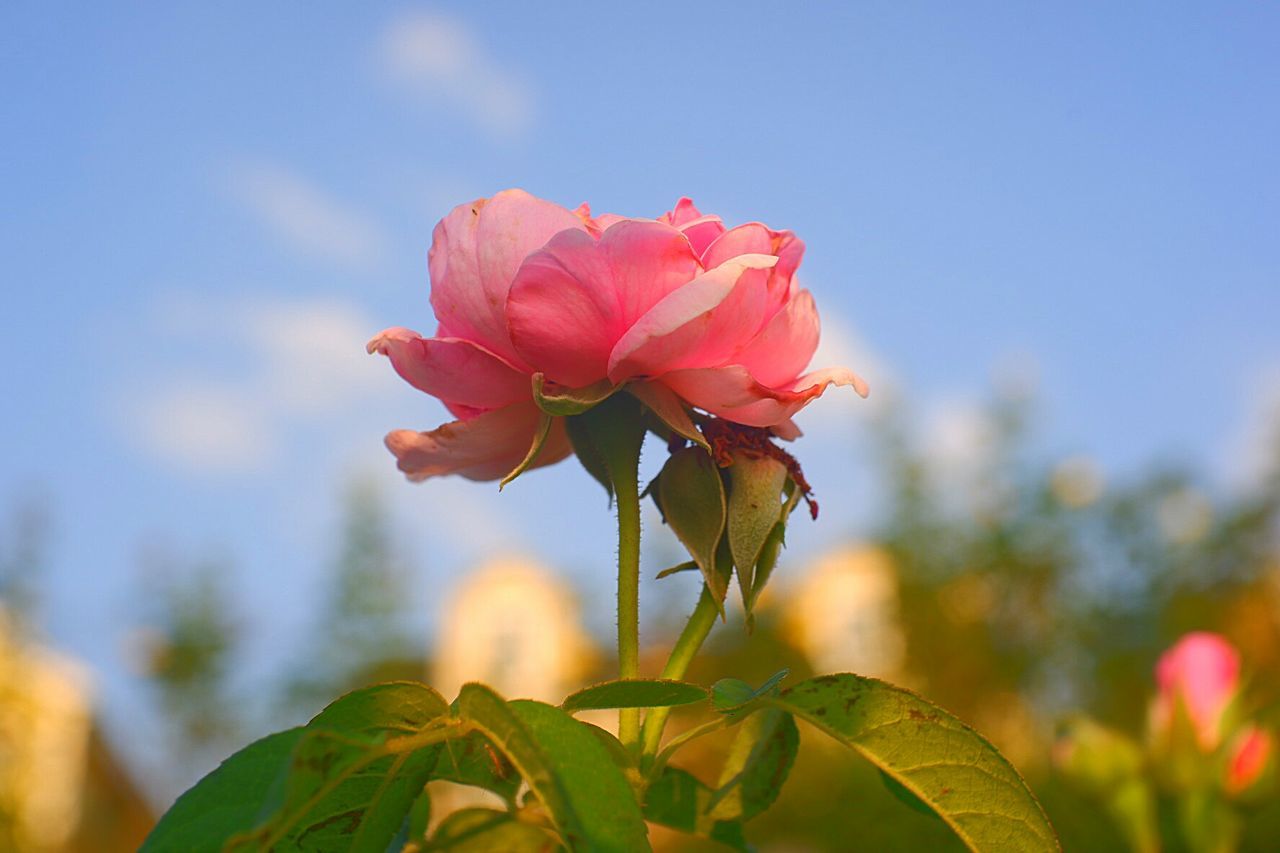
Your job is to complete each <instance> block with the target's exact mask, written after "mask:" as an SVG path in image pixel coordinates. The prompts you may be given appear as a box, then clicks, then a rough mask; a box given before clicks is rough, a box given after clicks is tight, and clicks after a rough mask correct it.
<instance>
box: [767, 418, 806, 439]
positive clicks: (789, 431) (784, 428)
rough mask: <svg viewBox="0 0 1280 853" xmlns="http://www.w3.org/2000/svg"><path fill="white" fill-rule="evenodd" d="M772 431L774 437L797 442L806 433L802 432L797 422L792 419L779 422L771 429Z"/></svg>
mask: <svg viewBox="0 0 1280 853" xmlns="http://www.w3.org/2000/svg"><path fill="white" fill-rule="evenodd" d="M770 429H771V430H773V434H774V435H776V436H777V437H778V438H780V439H782V440H783V441H795V440H796V439H797V438H800V437H801V436H803V435H804V433H803V432H801V431H800V427H799V426H798V425H797V424H796V422H795V421H793V420H791V418H787V419H786V420H783V421H778V422H777V423H776V424H774V425H773V426H772V427H770Z"/></svg>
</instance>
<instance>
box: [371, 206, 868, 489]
mask: <svg viewBox="0 0 1280 853" xmlns="http://www.w3.org/2000/svg"><path fill="white" fill-rule="evenodd" d="M803 254H804V244H803V243H802V242H801V241H800V240H799V238H797V237H796V236H795V235H794V234H792V233H791V232H790V231H774V230H772V229H770V228H768V227H766V226H764V225H761V224H760V223H758V222H751V223H747V224H745V225H739V226H737V227H735V228H726V227H725V226H724V224H723V223H722V222H721V220H720V219H719V217H716V216H704V215H703V214H702V213H700V212H699V211H698V209H697V208H696V207H694V206H693V203H692V202H691V201H690V200H689V199H687V198H686V199H681V200H680V202H679V203H678V204H677V205H676V206H675V208H674V209H673V210H672V211H670V212H669V213H665V214H663V215H662V216H661V217H659V218H657V219H628V218H623V217H620V216H613V215H606V216H601V217H598V218H592V216H591V214H590V211H589V209H588V208H587V207H586V205H583V206H582V207H580V208H578V209H577V210H572V211H571V210H568V209H566V208H563V207H560V206H559V205H556V204H553V203H551V202H548V201H544V200H542V199H538V198H534V197H533V196H531V195H529V194H528V193H526V192H524V191H522V190H507V191H505V192H501V193H498V194H497V195H495V196H494V197H493V198H490V199H480V200H477V201H474V202H471V203H469V204H463V205H459V206H458V207H456V208H454V209H453V211H451V212H450V213H449V215H448V216H446V217H445V218H444V219H443V220H441V222H440V223H439V224H438V225H437V226H436V228H435V232H434V233H433V235H432V244H431V250H430V252H429V253H428V256H427V263H428V267H429V270H430V274H431V306H432V308H433V309H434V311H435V315H436V320H437V322H438V327H437V329H436V334H435V336H434V337H431V338H424V337H422V336H421V335H419V334H418V333H417V332H413V331H410V330H408V329H404V328H399V327H397V328H391V329H387V330H386V331H384V332H382V333H380V334H379V335H377V336H376V337H374V339H373V340H372V341H370V342H369V347H368V348H369V351H370V352H379V353H382V354H383V355H386V356H388V357H389V358H390V360H391V364H392V366H393V367H394V368H395V369H396V371H397V372H398V373H399V374H400V375H401V376H402V377H404V378H405V379H406V380H407V381H408V382H409V383H410V384H411V385H413V386H414V387H415V388H418V389H419V390H421V391H425V392H426V393H428V394H431V395H432V396H434V397H438V398H439V399H440V400H441V401H443V402H444V404H445V406H446V407H447V408H448V409H449V411H450V412H451V413H453V415H454V416H455V417H457V418H458V420H456V421H453V422H451V423H448V424H445V425H444V426H441V427H439V428H437V429H435V430H432V431H430V432H415V431H412V430H396V431H394V432H392V433H390V434H389V435H388V436H387V447H388V448H390V450H391V452H392V453H394V454H395V456H396V458H397V459H398V461H399V467H400V469H401V470H402V471H404V472H405V473H406V474H407V475H408V476H409V478H410V479H413V480H422V479H426V478H428V477H433V476H438V475H442V474H460V475H462V476H464V477H468V478H470V479H473V480H491V479H496V478H498V477H501V476H503V475H504V474H506V473H508V472H509V471H511V470H512V469H513V468H515V467H516V466H517V465H518V464H520V462H521V460H522V459H523V458H524V457H525V455H526V454H527V453H528V451H529V449H530V447H531V445H532V444H533V441H534V436H535V432H536V430H537V428H538V425H539V422H540V421H541V418H542V414H541V410H540V409H539V408H538V405H537V403H536V402H535V399H534V396H533V376H534V374H536V373H540V374H542V376H543V378H544V379H545V381H546V382H547V383H548V386H549V387H558V386H559V387H564V388H568V389H580V388H585V387H588V386H599V385H615V386H616V385H623V384H624V383H625V385H626V388H627V390H629V391H630V392H631V393H633V394H634V395H635V396H636V397H637V398H639V399H640V400H641V401H642V402H644V403H645V404H646V405H647V406H649V408H651V409H652V410H653V411H654V412H655V413H656V414H657V415H658V416H659V417H662V418H664V419H665V420H669V421H670V420H672V419H673V418H674V417H675V416H676V415H677V413H679V414H683V413H682V412H680V410H681V409H683V408H684V407H696V408H698V409H701V410H703V411H705V412H708V413H710V414H713V415H717V416H719V417H722V418H726V419H728V420H730V421H734V422H736V423H739V424H744V425H748V426H754V427H767V428H769V429H770V430H771V431H772V433H773V434H775V435H777V436H778V437H780V438H786V439H791V438H795V437H796V436H798V435H799V434H800V432H799V430H798V429H797V428H796V426H795V424H794V423H793V422H792V421H791V416H792V415H794V414H795V413H796V412H798V411H799V410H800V409H802V408H804V406H805V405H806V404H808V403H809V401H810V400H813V399H814V398H816V397H818V396H820V395H821V394H822V393H823V391H824V390H826V388H827V387H828V386H831V385H848V386H852V387H853V388H854V389H855V390H856V391H857V392H858V393H859V394H861V395H863V396H866V393H867V388H866V385H865V383H864V382H863V381H862V380H861V379H860V378H859V377H857V376H856V375H854V374H853V373H852V372H851V371H849V370H847V369H845V368H830V369H826V370H817V371H814V372H811V373H806V372H804V371H805V368H806V367H807V366H808V364H809V361H810V359H811V358H812V357H813V353H814V350H815V349H816V348H817V345H818V312H817V308H816V307H815V305H814V301H813V296H812V295H811V294H810V293H809V291H807V290H803V289H801V288H800V286H799V284H798V283H797V281H796V269H797V267H799V265H800V259H801V256H802V255H803ZM570 449H571V448H570V446H569V441H568V439H567V437H566V435H565V431H564V426H563V419H562V418H556V419H555V421H554V423H553V424H552V426H551V430H550V433H549V435H548V437H547V440H546V443H545V444H544V445H543V447H542V449H541V451H540V452H539V454H538V456H537V458H536V460H535V461H534V463H533V465H534V466H540V465H549V464H551V463H553V462H557V461H559V460H560V459H563V458H564V457H565V456H567V455H568V454H569V453H570Z"/></svg>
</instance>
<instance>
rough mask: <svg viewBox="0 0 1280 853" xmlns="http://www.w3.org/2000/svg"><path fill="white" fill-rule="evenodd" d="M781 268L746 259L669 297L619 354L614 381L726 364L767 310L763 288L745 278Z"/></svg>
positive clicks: (631, 332) (761, 258) (625, 339)
mask: <svg viewBox="0 0 1280 853" xmlns="http://www.w3.org/2000/svg"><path fill="white" fill-rule="evenodd" d="M775 263H777V258H774V257H772V256H770V255H741V256H739V257H736V258H733V259H732V260H730V261H726V262H725V263H723V264H720V265H719V266H717V267H716V268H715V269H711V270H707V271H706V272H705V273H703V274H702V275H700V276H698V277H697V278H695V279H693V280H692V281H690V282H689V283H688V284H686V285H685V286H684V287H681V288H680V289H678V290H676V291H674V292H673V293H671V294H670V295H668V296H667V297H666V298H665V299H663V300H662V301H661V302H659V303H657V304H656V305H654V306H653V308H651V309H650V310H649V311H648V312H646V313H645V314H644V316H642V317H641V318H640V319H639V320H637V321H636V323H635V325H633V326H632V327H631V328H629V329H628V330H627V332H626V334H625V335H623V336H622V338H621V339H620V340H619V341H618V343H617V345H616V346H615V347H614V348H613V352H612V353H611V354H610V356H609V378H610V379H612V380H613V381H614V382H621V381H623V380H625V379H629V378H631V377H633V376H659V375H661V374H663V373H666V372H667V371H670V370H680V369H683V368H691V367H713V366H718V365H720V364H723V363H724V359H725V358H726V357H727V356H729V355H731V354H733V353H735V352H736V351H737V350H739V349H740V348H741V347H742V346H743V345H744V344H746V343H747V342H748V341H749V340H750V339H751V337H752V336H754V335H755V334H756V332H757V331H758V330H759V326H760V315H761V313H762V312H763V311H764V308H765V301H764V291H763V284H762V283H761V282H758V281H753V280H748V278H747V276H746V275H744V273H747V272H749V271H752V270H763V269H768V268H770V267H772V266H773V265H774V264H775ZM739 284H741V287H739Z"/></svg>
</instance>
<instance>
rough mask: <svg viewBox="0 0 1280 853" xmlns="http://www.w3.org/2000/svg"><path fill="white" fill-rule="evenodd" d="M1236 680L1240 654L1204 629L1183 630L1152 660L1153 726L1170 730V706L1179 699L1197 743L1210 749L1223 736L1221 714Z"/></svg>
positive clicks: (1237, 685) (1172, 709) (1162, 729)
mask: <svg viewBox="0 0 1280 853" xmlns="http://www.w3.org/2000/svg"><path fill="white" fill-rule="evenodd" d="M1239 681H1240V656H1239V654H1237V652H1236V650H1235V649H1234V648H1233V647H1232V646H1231V644H1230V643H1228V642H1227V641H1226V640H1225V639H1223V638H1222V637H1220V636H1218V635H1217V634H1210V633H1208V632H1205V631H1197V632H1193V633H1190V634H1187V635H1185V636H1184V637H1182V639H1180V640H1179V641H1178V642H1177V644H1176V645H1175V646H1174V647H1173V648H1171V649H1169V650H1168V651H1167V652H1165V653H1164V654H1163V655H1161V657H1160V660H1159V662H1158V663H1157V664H1156V683H1157V688H1158V692H1157V694H1156V699H1155V704H1154V705H1153V706H1152V726H1153V728H1154V730H1155V731H1156V732H1157V733H1167V732H1168V731H1169V730H1170V727H1171V725H1172V722H1173V715H1174V709H1175V707H1177V705H1178V704H1179V703H1180V704H1181V705H1182V707H1183V708H1185V712H1186V714H1187V715H1188V716H1189V717H1190V719H1191V723H1192V725H1193V726H1194V727H1195V730H1196V736H1197V739H1198V741H1199V744H1200V747H1201V749H1203V750H1204V751H1205V752H1210V751H1212V750H1213V749H1215V748H1216V747H1217V746H1218V744H1219V743H1220V742H1221V741H1222V716H1223V713H1224V712H1225V711H1226V710H1227V706H1228V705H1230V704H1231V700H1232V699H1233V698H1235V695H1236V691H1237V689H1238V687H1239Z"/></svg>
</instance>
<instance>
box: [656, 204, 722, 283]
mask: <svg viewBox="0 0 1280 853" xmlns="http://www.w3.org/2000/svg"><path fill="white" fill-rule="evenodd" d="M658 221H659V222H669V223H670V224H672V225H674V226H675V227H676V228H679V229H680V231H681V232H683V233H684V235H685V237H687V238H688V240H689V245H691V246H692V247H693V251H694V252H696V253H697V254H698V256H699V257H701V256H702V253H703V252H705V251H706V250H707V247H708V246H710V245H711V244H712V243H714V242H715V240H716V238H718V237H719V236H720V235H721V234H723V233H724V223H723V222H721V220H720V217H718V216H705V215H703V214H702V213H701V212H700V211H699V210H698V208H696V207H694V205H693V199H691V198H688V197H687V196H686V197H685V198H682V199H680V200H679V201H678V202H676V206H675V207H674V208H672V209H671V211H670V212H669V213H664V214H662V216H661V217H659V218H658ZM738 254H743V253H742V252H739V253H738ZM703 266H707V264H704V265H703ZM713 266H714V265H713Z"/></svg>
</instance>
